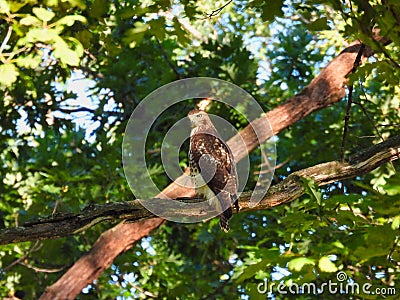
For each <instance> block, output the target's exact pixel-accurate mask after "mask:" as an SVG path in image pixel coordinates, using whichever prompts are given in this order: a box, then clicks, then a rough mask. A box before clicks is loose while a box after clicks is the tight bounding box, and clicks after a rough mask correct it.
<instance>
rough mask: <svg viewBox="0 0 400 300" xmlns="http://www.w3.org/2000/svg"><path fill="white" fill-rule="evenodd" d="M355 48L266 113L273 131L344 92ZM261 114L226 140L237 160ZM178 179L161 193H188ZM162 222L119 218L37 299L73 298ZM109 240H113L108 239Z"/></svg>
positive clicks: (252, 143) (250, 144) (252, 139)
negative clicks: (101, 255) (101, 256)
mask: <svg viewBox="0 0 400 300" xmlns="http://www.w3.org/2000/svg"><path fill="white" fill-rule="evenodd" d="M359 49H360V43H357V42H356V43H354V44H352V45H351V46H349V47H347V48H346V49H345V50H344V51H342V52H341V53H340V54H339V55H338V56H337V57H336V58H335V59H333V60H332V61H331V62H330V63H329V64H328V65H327V67H326V68H325V69H324V70H322V71H321V73H320V74H319V75H318V76H317V77H315V78H314V79H313V80H312V81H311V83H310V84H309V85H308V86H307V87H306V88H305V89H304V90H303V91H302V92H300V93H299V94H297V95H295V96H294V97H291V98H289V99H288V100H287V101H285V102H284V103H283V104H281V105H279V106H278V107H276V108H275V109H273V110H271V111H270V112H268V113H267V114H266V117H267V118H268V121H269V122H270V124H271V127H272V129H273V134H277V133H279V132H280V131H282V130H283V129H284V128H286V127H288V126H290V125H292V124H294V123H296V122H297V121H299V120H300V119H302V118H304V117H305V116H307V115H309V114H311V113H312V112H314V111H316V110H319V109H322V108H324V107H327V106H330V105H332V104H334V103H336V102H338V101H339V100H340V99H342V98H343V97H344V96H345V86H346V83H347V75H348V74H349V73H350V72H351V70H352V68H353V64H354V61H355V59H356V57H357V53H358V52H359ZM372 54H373V51H372V50H371V49H370V48H368V47H367V48H366V50H365V51H364V52H363V54H362V57H361V63H363V62H364V61H365V60H366V59H367V57H369V56H371V55H372ZM262 118H263V117H262ZM262 118H259V119H257V120H255V121H253V122H252V124H251V126H247V127H246V128H244V129H243V130H242V131H241V132H240V133H239V134H237V135H236V136H234V137H233V138H232V139H230V140H229V141H228V145H229V146H230V148H231V149H232V152H233V155H234V156H235V159H236V161H239V160H240V159H242V158H243V157H245V156H246V155H247V153H248V152H250V151H251V150H253V149H254V148H256V147H257V146H258V145H259V142H263V141H265V140H267V139H268V138H270V137H271V136H270V135H269V134H267V133H266V134H265V135H264V136H262V137H261V141H259V140H258V138H257V136H256V134H255V133H254V131H253V127H257V126H262V124H263V123H264V120H262ZM241 139H243V140H244V141H245V146H243V145H242V143H241ZM182 179H183V176H182V177H180V178H178V179H177V180H176V181H175V182H174V183H172V184H170V185H169V186H168V187H167V188H166V189H164V190H163V191H162V194H163V195H164V196H167V197H169V198H173V199H174V198H178V197H192V196H193V190H190V189H187V188H184V187H182V186H181V185H179V182H181V181H182ZM159 197H161V195H159ZM163 222H164V221H163V220H162V219H160V218H153V219H148V220H143V221H139V222H137V223H126V222H123V223H121V224H119V225H117V226H115V227H114V228H112V229H110V230H108V231H106V232H104V233H103V234H102V235H101V236H100V238H99V239H98V241H97V242H96V243H95V245H94V246H93V248H92V249H91V250H90V252H89V253H88V254H87V255H85V256H84V257H82V258H80V259H79V260H78V261H77V262H76V263H75V264H74V265H73V266H72V267H71V268H70V269H69V270H68V271H67V272H66V273H65V274H64V275H63V276H62V277H61V278H60V279H59V280H58V281H57V282H56V283H54V284H53V285H51V286H49V287H47V288H46V290H45V292H44V293H43V295H42V296H41V298H40V299H42V300H43V299H73V298H75V297H76V295H78V294H79V293H80V291H81V290H82V289H83V288H84V287H85V286H86V285H87V284H89V283H91V282H92V281H93V280H94V279H96V278H97V276H98V275H99V274H101V272H102V271H103V270H105V269H106V268H108V267H109V266H110V264H111V262H112V261H113V259H115V258H116V257H117V256H118V255H119V254H120V253H122V252H123V251H126V250H127V249H129V248H130V247H131V246H132V245H133V243H134V242H136V241H138V240H140V239H141V238H143V237H144V236H146V235H148V234H149V233H150V232H151V230H152V229H155V228H157V227H158V226H160V225H161V224H162V223H163ZM125 232H131V233H132V234H133V235H132V236H126V235H124V233H125ZM114 236H118V237H119V238H118V239H114ZM133 237H134V238H133ZM111 240H112V241H114V242H115V243H114V244H112V243H109V241H111ZM98 253H102V254H104V255H107V257H109V258H110V259H109V260H104V259H103V258H101V259H96V258H98V257H97V255H98ZM88 260H89V261H90V262H91V263H90V264H88V263H87V261H88ZM83 267H87V269H85V272H83ZM70 286H73V287H70ZM67 289H68V290H67Z"/></svg>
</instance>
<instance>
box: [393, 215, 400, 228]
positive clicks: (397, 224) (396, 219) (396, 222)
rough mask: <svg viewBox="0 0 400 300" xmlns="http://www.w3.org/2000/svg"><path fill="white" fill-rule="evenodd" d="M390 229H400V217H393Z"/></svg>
mask: <svg viewBox="0 0 400 300" xmlns="http://www.w3.org/2000/svg"><path fill="white" fill-rule="evenodd" d="M391 227H392V229H393V230H396V229H398V228H399V227H400V215H398V216H395V217H394V218H393V221H392V226H391Z"/></svg>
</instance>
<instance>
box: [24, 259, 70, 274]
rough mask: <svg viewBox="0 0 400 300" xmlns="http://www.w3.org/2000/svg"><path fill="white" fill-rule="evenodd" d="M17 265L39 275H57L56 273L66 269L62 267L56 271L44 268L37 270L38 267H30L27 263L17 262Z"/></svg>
mask: <svg viewBox="0 0 400 300" xmlns="http://www.w3.org/2000/svg"><path fill="white" fill-rule="evenodd" d="M18 264H20V265H22V266H25V267H27V268H28V269H32V270H34V271H35V272H40V273H57V272H61V271H62V270H64V269H65V267H66V266H63V267H61V268H58V269H44V268H38V267H35V266H32V265H31V264H28V263H26V262H22V261H20V262H18Z"/></svg>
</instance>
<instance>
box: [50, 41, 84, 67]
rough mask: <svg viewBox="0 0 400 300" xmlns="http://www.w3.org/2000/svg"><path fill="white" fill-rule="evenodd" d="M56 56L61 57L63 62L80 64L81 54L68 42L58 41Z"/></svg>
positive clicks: (55, 50) (55, 45)
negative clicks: (69, 45) (71, 47)
mask: <svg viewBox="0 0 400 300" xmlns="http://www.w3.org/2000/svg"><path fill="white" fill-rule="evenodd" d="M53 53H54V56H55V57H57V58H59V59H60V60H61V62H62V63H64V64H66V65H70V66H77V65H79V61H80V59H79V55H78V54H77V53H76V52H75V51H73V50H71V49H70V48H69V47H68V45H67V43H65V42H64V41H62V42H61V41H58V42H56V43H55V44H54V52H53Z"/></svg>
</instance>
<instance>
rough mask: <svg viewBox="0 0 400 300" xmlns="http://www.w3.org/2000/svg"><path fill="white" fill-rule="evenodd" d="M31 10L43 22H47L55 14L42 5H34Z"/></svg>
mask: <svg viewBox="0 0 400 300" xmlns="http://www.w3.org/2000/svg"><path fill="white" fill-rule="evenodd" d="M32 11H33V13H34V14H35V15H36V17H38V18H39V19H40V20H42V21H44V22H49V21H50V20H51V19H53V18H54V16H55V13H53V12H52V11H50V10H47V9H45V8H42V7H34V8H32Z"/></svg>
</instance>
